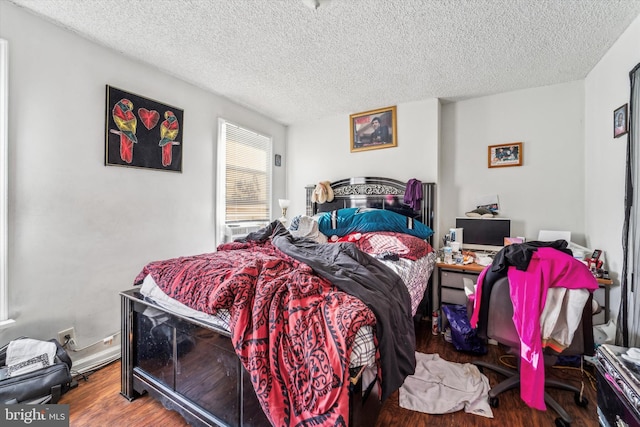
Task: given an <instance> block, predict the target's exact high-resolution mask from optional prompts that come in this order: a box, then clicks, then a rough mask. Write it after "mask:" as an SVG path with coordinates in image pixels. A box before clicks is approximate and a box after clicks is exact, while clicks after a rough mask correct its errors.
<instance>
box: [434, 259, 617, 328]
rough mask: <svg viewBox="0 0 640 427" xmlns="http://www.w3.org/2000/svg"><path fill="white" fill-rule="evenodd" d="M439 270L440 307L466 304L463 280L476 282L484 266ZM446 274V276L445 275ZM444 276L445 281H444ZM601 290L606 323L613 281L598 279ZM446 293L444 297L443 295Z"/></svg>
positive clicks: (453, 266)
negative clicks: (467, 279)
mask: <svg viewBox="0 0 640 427" xmlns="http://www.w3.org/2000/svg"><path fill="white" fill-rule="evenodd" d="M436 268H437V269H438V305H437V307H440V306H442V304H443V303H444V304H466V302H465V301H466V296H465V294H464V283H463V280H462V278H464V277H468V278H469V279H472V280H473V281H474V283H475V282H476V280H477V278H478V276H479V275H480V273H481V272H482V270H483V269H484V266H482V265H480V264H476V263H472V264H445V263H443V262H438V263H436ZM443 273H444V274H443ZM443 276H444V279H443ZM596 280H597V281H598V285H599V286H600V289H602V290H603V291H604V323H607V322H608V321H609V289H610V288H611V285H613V280H611V279H596ZM443 290H444V291H445V292H444V297H443V293H442V291H443Z"/></svg>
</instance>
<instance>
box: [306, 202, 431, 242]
mask: <svg viewBox="0 0 640 427" xmlns="http://www.w3.org/2000/svg"><path fill="white" fill-rule="evenodd" d="M318 227H319V228H320V232H321V233H322V234H324V235H326V236H334V235H335V236H338V237H342V236H345V235H347V234H350V233H368V232H374V231H393V232H396V233H405V234H410V235H412V236H415V237H418V238H420V239H428V238H429V237H430V236H431V235H432V234H433V230H432V229H431V228H429V227H428V226H426V225H424V224H423V223H421V222H420V221H417V220H415V219H413V218H409V217H406V216H404V215H401V214H399V213H396V212H393V211H389V210H385V209H372V208H346V209H339V210H337V211H331V212H324V213H323V214H321V215H320V217H319V218H318Z"/></svg>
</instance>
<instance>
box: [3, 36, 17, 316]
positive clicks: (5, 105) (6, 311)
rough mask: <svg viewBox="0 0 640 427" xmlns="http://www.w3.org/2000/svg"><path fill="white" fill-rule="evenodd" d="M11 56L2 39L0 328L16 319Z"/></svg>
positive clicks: (5, 42) (6, 44)
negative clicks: (10, 209) (12, 309)
mask: <svg viewBox="0 0 640 427" xmlns="http://www.w3.org/2000/svg"><path fill="white" fill-rule="evenodd" d="M8 58H9V53H8V43H7V41H6V40H2V39H0V328H3V327H5V326H7V325H9V324H11V323H13V322H14V321H13V320H11V319H9V299H8V298H9V295H8V282H7V279H8V274H7V264H8V254H7V241H8V238H7V233H8V231H9V229H8V226H7V204H8V200H9V196H8V193H7V168H8V165H7V161H8V160H7V144H8V133H9V123H8V120H9V114H8V111H7V110H8V108H9V102H8V100H9V94H8V91H9V78H8V72H9V67H8V64H7V61H8Z"/></svg>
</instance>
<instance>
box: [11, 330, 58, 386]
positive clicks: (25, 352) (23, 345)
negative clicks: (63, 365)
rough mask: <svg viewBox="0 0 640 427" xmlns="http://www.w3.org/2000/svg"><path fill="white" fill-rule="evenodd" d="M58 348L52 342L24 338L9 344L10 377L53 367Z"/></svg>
mask: <svg viewBox="0 0 640 427" xmlns="http://www.w3.org/2000/svg"><path fill="white" fill-rule="evenodd" d="M56 350H57V347H56V345H55V343H53V342H50V341H39V340H34V339H31V338H23V339H20V340H13V341H11V342H9V346H8V347H7V360H6V364H7V368H8V375H9V376H10V377H16V376H18V375H23V374H26V373H28V372H31V371H35V370H38V369H42V368H44V367H47V366H51V365H53V363H54V359H55V356H56Z"/></svg>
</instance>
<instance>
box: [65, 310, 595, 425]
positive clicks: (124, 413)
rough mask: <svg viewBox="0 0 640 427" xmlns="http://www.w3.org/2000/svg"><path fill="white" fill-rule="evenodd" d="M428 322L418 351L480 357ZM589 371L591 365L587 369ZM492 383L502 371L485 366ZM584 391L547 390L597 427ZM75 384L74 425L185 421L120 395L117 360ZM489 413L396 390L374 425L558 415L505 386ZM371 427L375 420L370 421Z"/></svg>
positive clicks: (541, 420)
mask: <svg viewBox="0 0 640 427" xmlns="http://www.w3.org/2000/svg"><path fill="white" fill-rule="evenodd" d="M429 328H430V325H429V323H426V322H424V323H420V325H419V326H418V329H417V331H416V335H417V337H418V340H417V349H418V351H420V352H422V353H438V354H439V355H440V357H441V358H443V359H445V360H448V361H451V362H457V363H467V362H471V361H472V360H476V359H478V357H476V356H471V355H468V354H465V353H460V352H458V351H456V350H455V349H454V347H453V346H452V345H451V344H449V343H447V342H446V341H444V339H443V338H442V336H433V335H432V334H431V332H430V329H429ZM489 347H490V348H489V350H490V351H489V353H488V354H487V355H486V356H482V358H481V359H482V360H485V361H490V362H497V361H498V359H499V358H500V356H501V355H502V354H503V353H502V351H501V350H500V349H499V348H498V347H496V346H489ZM548 371H549V373H550V374H551V375H553V376H555V377H558V378H564V379H566V380H567V381H568V382H571V383H573V384H574V385H577V386H578V387H580V383H581V374H580V372H579V371H578V370H574V369H562V370H561V369H551V370H548ZM589 372H590V373H592V372H593V370H592V369H590V370H589ZM484 373H485V374H486V375H487V377H488V378H489V382H490V384H491V386H494V385H495V384H497V383H498V382H499V381H500V380H502V379H503V377H501V376H499V375H497V374H494V373H492V372H490V371H487V370H485V372H484ZM584 378H585V388H584V394H585V397H586V398H587V399H588V400H589V405H588V406H587V407H586V408H580V407H578V406H576V404H575V403H574V396H573V393H571V392H566V391H560V390H551V391H550V394H551V395H552V396H553V397H555V398H556V399H557V400H558V401H559V402H560V404H561V405H563V407H564V408H565V410H567V412H568V413H569V414H570V415H571V416H572V417H573V423H572V424H571V425H572V426H574V427H580V426H585V427H596V426H597V425H598V418H597V412H596V390H595V384H594V383H593V382H590V380H589V376H585V377H584ZM78 380H79V381H78V382H79V386H78V387H77V388H75V389H73V390H71V391H69V392H68V393H67V394H65V395H64V396H63V397H62V399H61V400H60V402H59V403H66V404H69V416H70V425H71V426H72V427H84V426H86V427H102V426H105V427H107V426H108V427H122V426H127V427H128V426H142V427H144V426H162V427H174V426H175V427H179V426H186V425H187V424H186V422H185V421H184V419H183V418H182V417H181V416H180V415H178V414H177V413H176V412H173V411H169V410H166V409H164V408H163V407H162V405H161V404H160V403H158V402H157V401H155V400H153V399H151V398H150V397H148V396H143V397H140V398H138V399H136V400H134V401H133V402H129V401H128V400H127V399H125V398H124V397H122V396H121V395H120V362H115V363H112V364H111V365H109V366H107V367H105V368H102V369H100V370H99V371H96V372H95V373H93V374H91V375H90V376H89V377H88V381H85V380H83V379H82V378H79V379H78ZM493 415H494V418H493V419H489V418H485V417H482V416H478V415H472V414H467V413H465V412H464V411H458V412H455V413H452V414H442V415H429V414H423V413H420V412H414V411H410V410H406V409H402V408H400V406H399V405H398V392H395V393H394V394H392V395H391V397H390V398H389V399H387V401H386V402H385V403H384V405H383V408H382V412H381V413H380V416H379V418H378V421H377V423H376V427H383V426H384V427H386V426H406V427H409V426H411V427H414V426H429V427H444V426H451V427H462V426H478V427H483V426H553V425H555V424H554V420H555V419H556V417H557V415H556V413H555V412H554V411H553V410H551V409H550V410H547V411H538V410H535V409H531V408H529V407H527V406H526V405H525V404H524V403H523V402H522V400H520V397H519V393H518V391H517V390H511V391H508V392H505V393H504V394H503V395H501V396H500V398H499V407H498V408H494V409H493ZM372 427H373V426H372Z"/></svg>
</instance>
